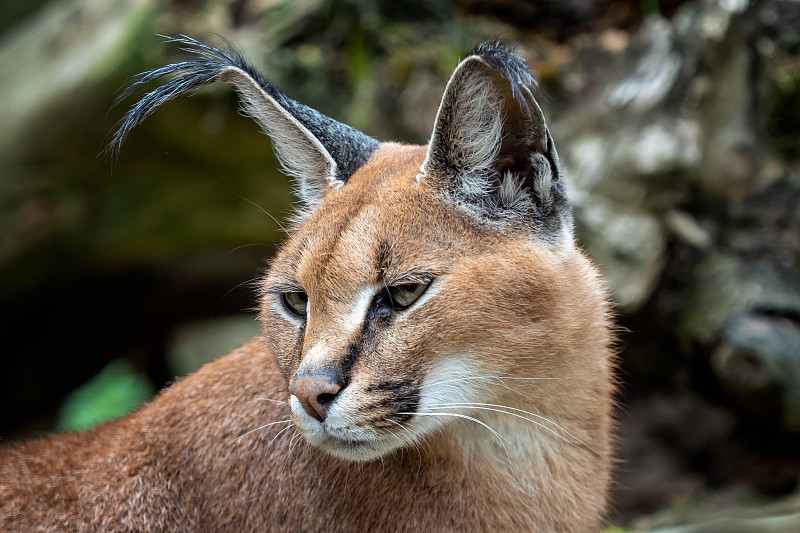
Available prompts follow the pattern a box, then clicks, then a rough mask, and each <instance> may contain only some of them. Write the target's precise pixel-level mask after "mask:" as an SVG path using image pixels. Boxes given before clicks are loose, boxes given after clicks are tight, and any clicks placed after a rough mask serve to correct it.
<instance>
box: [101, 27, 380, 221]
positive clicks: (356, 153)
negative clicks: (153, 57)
mask: <svg viewBox="0 0 800 533" xmlns="http://www.w3.org/2000/svg"><path fill="white" fill-rule="evenodd" d="M164 39H165V41H166V42H172V43H178V44H180V45H182V47H181V49H182V50H183V51H185V52H188V53H189V54H191V56H192V57H190V58H189V59H187V60H186V61H181V62H179V63H174V64H171V65H166V66H164V67H160V68H157V69H154V70H151V71H149V72H145V73H143V74H140V75H139V76H137V77H136V78H134V81H133V83H131V85H130V86H129V87H128V88H127V89H126V90H125V91H124V92H123V93H122V95H121V96H120V97H119V99H118V101H119V100H122V99H124V98H127V97H128V96H130V95H131V94H133V93H135V92H138V91H139V90H141V89H142V88H143V87H144V86H145V85H147V84H149V83H151V82H153V81H156V80H160V79H161V78H163V77H165V76H173V77H172V79H170V80H169V81H167V82H166V83H164V84H163V85H161V86H159V87H157V88H155V89H154V90H152V91H151V92H149V93H147V94H145V95H144V96H143V97H142V99H141V100H140V101H139V102H138V103H136V104H135V105H134V106H133V107H132V108H131V109H130V110H129V111H128V113H127V114H126V115H125V117H124V118H123V119H122V120H121V121H120V123H119V127H118V129H117V132H116V134H115V135H114V137H113V139H112V140H111V143H110V144H109V151H110V152H111V153H112V154H113V155H116V154H117V153H118V152H119V149H120V147H121V146H122V143H123V141H124V140H125V138H126V137H127V136H128V134H129V133H130V132H131V130H132V129H133V128H134V127H136V126H137V125H138V124H139V123H141V122H142V121H143V120H144V119H145V118H147V116H148V115H150V113H152V112H153V111H154V110H155V109H156V108H157V107H158V106H160V105H162V104H164V103H166V102H168V101H170V100H172V99H174V98H176V97H178V96H180V95H182V94H185V93H187V92H191V91H194V90H197V89H199V88H200V87H202V86H204V85H208V84H210V83H213V82H217V81H219V82H228V83H232V84H233V85H234V86H235V87H236V89H237V90H238V91H239V93H240V94H241V96H242V101H243V107H244V110H245V111H246V112H247V113H248V114H249V115H251V116H252V117H253V118H254V119H256V121H257V122H258V123H259V124H260V125H261V126H262V128H263V129H264V130H265V131H266V133H267V134H268V135H269V136H270V137H271V138H272V140H273V147H274V148H275V152H276V154H277V156H278V159H279V160H280V162H281V164H282V166H283V168H284V170H285V171H286V172H287V173H288V174H289V175H291V176H293V177H294V178H296V180H297V184H296V185H297V187H296V190H297V193H298V195H299V196H300V199H301V200H303V201H304V202H305V203H306V204H307V206H308V207H312V208H313V207H314V206H315V205H316V204H318V203H319V201H321V199H322V196H323V195H324V193H325V190H326V188H327V186H328V185H332V184H335V183H343V182H345V181H347V179H348V178H349V177H350V176H351V175H352V174H353V173H354V172H355V171H356V170H357V169H358V168H359V167H361V166H362V165H363V164H364V163H365V162H366V161H367V159H369V157H370V155H372V153H373V152H374V151H375V149H376V148H377V147H378V144H379V142H378V141H377V140H375V139H373V138H372V137H369V136H367V135H365V134H363V133H361V132H360V131H358V130H356V129H354V128H351V127H350V126H347V125H346V124H342V123H340V122H337V121H336V120H333V119H332V118H330V117H327V116H325V115H323V114H322V113H320V112H318V111H316V110H314V109H311V108H310V107H308V106H305V105H303V104H300V103H298V102H296V101H294V100H292V99H291V98H289V97H288V96H286V95H285V94H283V93H282V92H280V91H278V90H277V89H276V88H275V87H273V86H272V85H271V84H269V83H268V82H267V81H266V80H265V79H264V77H263V76H262V75H261V74H260V73H259V72H258V71H256V70H255V69H254V68H253V67H251V66H250V65H249V64H247V62H246V61H245V60H244V58H243V56H242V54H241V53H239V52H238V51H237V50H236V49H235V48H234V47H233V46H231V45H230V44H229V43H227V42H225V49H224V50H223V49H219V48H215V47H213V46H210V45H208V44H205V43H202V42H200V41H197V40H195V39H192V38H190V37H187V36H185V35H182V36H180V37H175V38H171V37H165V38H164Z"/></svg>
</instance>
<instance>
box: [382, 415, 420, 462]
mask: <svg viewBox="0 0 800 533" xmlns="http://www.w3.org/2000/svg"><path fill="white" fill-rule="evenodd" d="M384 420H386V421H387V422H391V423H392V424H394V425H396V426H397V427H399V428H400V430H401V431H402V432H403V433H405V434H406V435H408V436H409V440H408V442H409V444H411V445H412V446H413V447H414V451H415V452H417V455H418V456H419V465H418V466H417V477H419V472H420V470H422V452H420V449H419V443H418V442H417V439H415V438H414V436H413V434H412V433H411V432H409V431H408V429H406V427H405V426H404V425H403V424H401V423H400V422H396V421H394V420H392V419H390V418H384ZM392 435H394V433H392ZM395 437H397V435H395ZM423 438H424V437H423ZM397 440H399V441H400V442H401V444H402V442H403V441H402V440H400V437H397ZM426 444H427V443H426Z"/></svg>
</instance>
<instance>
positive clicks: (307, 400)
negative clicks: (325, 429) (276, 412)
mask: <svg viewBox="0 0 800 533" xmlns="http://www.w3.org/2000/svg"><path fill="white" fill-rule="evenodd" d="M341 390H342V384H341V382H340V380H338V379H337V378H336V376H335V375H334V374H332V373H327V372H321V373H317V374H310V375H308V374H306V375H301V376H295V378H294V379H293V380H292V384H291V385H289V394H292V395H294V396H296V397H297V399H298V400H300V404H301V405H302V406H303V410H304V411H305V412H306V413H308V414H309V416H312V417H314V418H316V419H317V420H319V421H320V422H322V421H323V420H325V417H326V416H327V415H328V408H329V407H330V405H331V404H332V403H333V400H335V399H336V396H337V395H338V394H339V391H341Z"/></svg>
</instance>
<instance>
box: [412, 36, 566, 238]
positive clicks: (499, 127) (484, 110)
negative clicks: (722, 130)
mask: <svg viewBox="0 0 800 533" xmlns="http://www.w3.org/2000/svg"><path fill="white" fill-rule="evenodd" d="M535 88H536V81H535V79H534V78H533V75H532V74H531V73H530V71H529V70H528V68H527V65H526V64H525V61H524V60H523V59H522V58H521V57H519V56H518V55H516V54H514V53H512V52H511V51H510V50H509V49H508V48H506V47H504V46H502V45H500V44H499V43H497V42H496V41H487V42H484V43H482V44H480V45H479V46H478V47H477V48H476V49H475V50H474V51H473V52H472V54H470V56H468V57H467V58H466V59H465V60H464V61H462V62H461V64H459V65H458V67H457V68H456V70H455V72H454V73H453V76H452V77H451V78H450V81H449V82H448V84H447V88H446V89H445V94H444V96H443V97H442V103H441V106H440V107H439V112H438V114H437V116H436V124H435V125H434V131H433V135H432V136H431V141H430V144H429V146H428V156H427V158H426V160H425V163H424V164H423V166H422V174H423V175H424V176H425V179H426V181H427V182H428V183H430V184H431V185H433V186H434V187H436V188H438V189H439V190H440V191H441V192H442V193H444V194H445V196H447V197H448V198H449V199H450V200H451V201H452V202H453V203H455V204H457V205H458V206H460V207H462V208H465V209H467V210H468V211H470V213H471V214H472V215H473V216H474V217H476V218H479V219H480V220H481V221H483V222H489V223H496V224H500V226H504V225H506V224H508V223H511V224H513V225H514V226H515V227H517V226H519V225H520V224H522V225H524V226H526V227H529V228H532V229H534V231H535V233H536V234H537V236H538V237H540V238H542V239H545V240H548V241H559V242H561V241H563V240H564V238H565V237H568V238H570V239H571V236H572V214H571V210H570V207H569V203H568V201H567V197H566V191H565V188H564V183H563V179H562V178H561V173H560V169H559V164H558V154H557V153H556V150H555V146H554V144H553V140H552V137H551V136H550V132H549V131H548V129H547V125H546V124H545V120H544V115H543V114H542V111H541V109H540V108H539V105H538V103H537V102H536V99H535V98H534V96H533V91H534V90H535Z"/></svg>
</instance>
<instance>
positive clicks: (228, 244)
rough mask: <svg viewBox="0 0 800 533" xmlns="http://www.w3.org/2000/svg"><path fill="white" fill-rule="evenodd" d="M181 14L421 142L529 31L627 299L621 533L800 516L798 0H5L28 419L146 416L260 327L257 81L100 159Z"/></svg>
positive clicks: (285, 188)
mask: <svg viewBox="0 0 800 533" xmlns="http://www.w3.org/2000/svg"><path fill="white" fill-rule="evenodd" d="M180 33H183V34H187V35H190V36H192V37H196V38H199V39H201V40H206V41H208V42H210V43H212V44H218V45H219V44H222V41H221V39H220V38H219V36H218V35H222V36H224V37H225V38H227V39H229V40H230V41H231V42H233V43H235V44H236V45H237V46H238V47H239V48H240V49H241V50H242V51H243V52H244V53H245V56H246V57H247V58H248V59H249V61H250V62H251V63H253V64H254V65H256V66H257V67H258V68H259V69H260V70H262V72H264V73H265V75H266V77H267V78H268V79H269V80H270V81H272V82H273V83H274V84H275V85H276V86H277V87H279V88H281V89H283V90H284V91H285V92H287V93H288V94H289V95H290V96H292V97H294V98H295V99H297V100H299V101H301V102H303V103H306V104H308V105H310V106H312V107H315V108H317V109H319V110H321V111H322V112H324V113H326V114H328V115H330V116H332V117H334V118H336V119H338V120H340V121H343V122H346V123H348V124H351V125H353V126H355V127H357V128H359V129H361V130H362V131H364V132H366V133H368V134H370V135H373V136H375V137H377V138H379V139H382V140H398V141H404V142H411V143H424V142H426V140H427V138H428V136H429V135H430V130H431V128H432V124H433V119H434V116H435V112H436V109H437V106H438V103H439V98H440V97H441V94H442V91H443V89H444V85H445V83H446V81H447V79H448V78H449V76H450V74H451V73H452V71H453V69H454V67H455V65H456V64H457V63H458V60H459V58H463V57H465V55H466V53H467V52H468V51H469V50H470V49H471V48H472V47H473V46H475V45H476V44H477V43H478V42H480V41H481V40H483V39H486V38H493V37H497V38H500V39H501V40H503V41H505V42H508V43H515V44H517V46H518V47H517V52H518V53H520V54H521V55H522V56H523V57H525V58H526V60H527V61H528V63H529V65H530V66H531V67H532V68H533V70H535V71H536V73H537V76H538V78H539V80H540V82H541V88H542V97H541V103H542V106H543V108H544V109H545V113H546V115H547V116H548V117H549V124H550V128H551V130H552V132H553V135H554V137H555V140H556V144H557V145H558V146H559V152H560V155H561V157H562V161H563V165H564V167H565V173H566V175H567V178H568V180H569V186H570V195H571V197H572V200H573V203H574V206H575V215H576V226H577V234H578V236H579V239H580V242H581V244H582V245H583V246H584V247H585V248H586V249H587V250H588V251H589V254H590V255H591V257H592V258H593V259H594V261H595V262H596V263H597V264H598V265H599V266H600V268H601V269H602V271H603V273H604V274H605V276H606V278H607V280H608V283H609V286H610V288H611V290H612V292H613V294H614V299H615V302H616V304H617V310H618V313H619V324H620V326H621V333H620V348H621V371H620V375H621V379H622V388H621V390H620V394H619V404H620V407H619V430H618V433H619V437H620V443H619V454H618V455H619V458H620V460H621V462H620V465H619V467H618V475H617V487H616V489H615V495H614V509H613V512H612V514H611V516H610V520H609V524H610V525H609V531H619V530H628V529H630V530H636V531H647V530H657V529H659V528H666V527H668V526H670V527H671V529H663V530H664V531H667V530H669V531H674V532H677V531H682V532H683V531H685V532H695V531H734V530H735V531H767V530H769V531H798V530H800V493H799V492H798V480H799V474H800V2H799V1H797V0H764V1H756V0H719V1H685V0H641V1H630V0H564V1H555V0H552V1H548V0H543V1H536V2H534V1H530V2H525V1H514V0H455V1H453V2H447V1H444V0H430V1H427V2H412V1H406V0H382V1H378V0H372V1H370V0H206V1H201V0H172V1H167V0H129V1H126V2H111V1H107V0H4V1H3V2H2V4H0V73H1V74H0V117H2V127H0V335H2V348H0V350H1V351H0V358H2V368H3V370H2V372H0V402H2V403H0V405H2V410H1V411H2V412H0V436H2V438H3V439H16V438H26V437H31V436H36V435H40V434H42V433H44V432H48V431H53V430H63V429H78V428H84V427H88V426H90V425H92V424H94V423H97V422H98V421H100V420H103V419H106V418H109V417H114V416H119V415H121V414H124V413H126V412H129V411H130V410H132V409H134V408H136V406H138V405H140V404H141V402H143V401H146V400H147V399H149V398H150V397H151V396H152V394H154V393H155V391H157V390H158V389H159V388H161V387H162V386H164V385H165V384H166V383H168V382H169V381H170V380H173V379H174V378H175V377H176V376H180V375H185V374H187V373H189V372H191V371H193V370H194V369H196V368H197V367H198V366H199V365H201V364H202V363H203V362H205V361H207V360H210V359H213V358H215V357H217V356H219V355H222V354H224V353H226V352H227V351H228V350H229V349H230V348H233V347H235V346H237V345H239V344H241V343H243V342H245V341H246V340H247V339H248V338H249V337H250V336H251V335H253V334H254V333H255V332H256V331H257V325H256V323H255V316H254V313H253V307H254V306H255V303H256V302H255V291H254V289H253V286H252V282H253V280H255V279H257V278H258V276H259V275H260V273H261V272H262V271H263V269H264V267H265V265H266V261H267V259H268V258H269V257H270V256H271V254H272V253H273V251H274V249H275V246H276V245H277V243H279V242H280V241H281V239H282V237H283V233H282V230H281V228H280V223H281V222H282V221H283V220H285V219H286V216H287V213H288V212H289V211H290V206H291V203H292V202H293V198H292V196H291V195H290V187H289V183H288V180H287V179H286V178H285V177H284V176H282V175H280V174H279V173H278V172H277V163H276V161H275V158H274V156H273V154H272V150H271V147H270V144H269V140H268V139H267V137H266V136H264V135H262V134H260V133H259V130H258V128H257V126H256V125H255V123H254V122H253V121H251V120H250V119H247V118H245V117H242V116H240V115H239V114H238V113H237V101H236V97H235V95H234V94H233V93H232V92H231V91H230V89H229V88H227V87H211V88H208V89H203V90H201V91H199V92H198V93H197V94H195V95H194V96H193V97H191V98H182V99H180V100H178V101H176V102H173V103H170V104H168V105H166V106H164V107H163V108H161V109H159V110H158V112H156V113H155V114H153V115H152V116H151V117H150V118H149V119H148V120H147V121H145V123H144V124H143V125H142V126H141V127H139V128H137V129H136V130H134V132H133V134H132V135H131V137H130V138H129V140H128V141H127V143H126V145H125V146H124V147H123V150H122V153H121V155H120V158H119V160H118V161H111V160H109V159H108V158H106V157H103V156H102V155H99V154H101V152H102V150H103V148H104V144H105V143H106V142H107V141H108V140H109V133H110V132H111V131H112V130H113V128H114V124H115V123H116V121H117V120H119V118H120V117H121V116H122V114H123V113H124V111H125V110H126V109H127V107H128V106H130V105H131V104H132V103H133V100H129V101H125V102H123V103H122V104H120V105H119V106H117V107H112V104H113V101H114V99H115V95H116V94H118V92H119V90H120V89H121V88H122V87H124V86H125V84H126V82H127V81H129V79H130V77H131V76H133V75H134V74H136V73H138V72H141V71H143V70H147V69H149V68H153V67H156V66H160V65H163V64H164V63H165V62H169V61H173V60H176V59H179V58H180V57H181V52H180V50H178V49H176V47H175V46H172V45H165V44H163V43H162V42H161V39H160V38H159V37H158V36H157V34H164V35H177V34H180ZM737 528H738V529H737ZM748 528H750V529H748ZM769 528H772V529H769ZM781 528H783V529H781Z"/></svg>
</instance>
